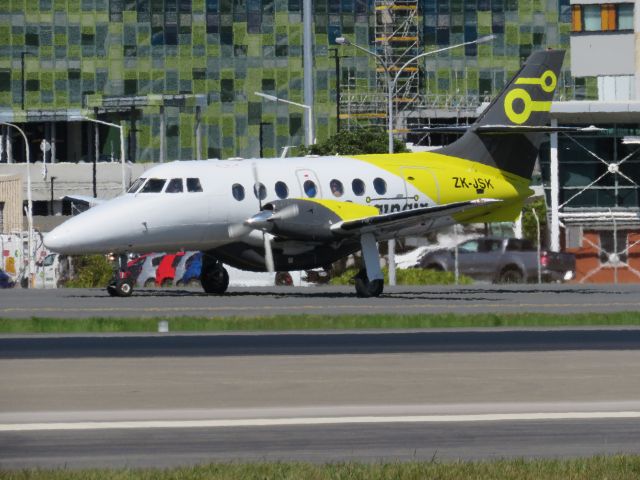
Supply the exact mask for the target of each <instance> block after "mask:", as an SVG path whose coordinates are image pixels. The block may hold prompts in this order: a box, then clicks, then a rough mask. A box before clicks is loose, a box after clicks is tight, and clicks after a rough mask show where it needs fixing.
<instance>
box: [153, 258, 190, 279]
mask: <svg viewBox="0 0 640 480" xmlns="http://www.w3.org/2000/svg"><path fill="white" fill-rule="evenodd" d="M183 256H184V252H178V253H175V254H168V255H165V256H164V258H163V259H162V261H161V262H160V264H159V265H158V268H156V285H157V286H158V287H170V286H171V285H173V277H175V275H176V266H177V265H178V263H179V262H180V258H181V257H183Z"/></svg>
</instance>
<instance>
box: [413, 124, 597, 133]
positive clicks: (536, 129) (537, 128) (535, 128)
mask: <svg viewBox="0 0 640 480" xmlns="http://www.w3.org/2000/svg"><path fill="white" fill-rule="evenodd" d="M468 130H471V131H472V132H475V133H477V134H478V135H491V134H497V133H594V132H603V131H604V130H605V129H603V128H598V127H594V126H593V125H592V126H590V127H550V126H546V125H480V126H473V125H451V126H446V127H423V128H421V129H420V130H416V131H420V132H425V133H458V134H463V133H465V132H467V131H468Z"/></svg>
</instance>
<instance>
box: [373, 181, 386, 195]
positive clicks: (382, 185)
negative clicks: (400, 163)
mask: <svg viewBox="0 0 640 480" xmlns="http://www.w3.org/2000/svg"><path fill="white" fill-rule="evenodd" d="M373 188H374V189H375V190H376V193H377V194H378V195H384V194H385V193H387V182H385V181H384V179H382V178H379V177H378V178H376V179H375V180H374V181H373Z"/></svg>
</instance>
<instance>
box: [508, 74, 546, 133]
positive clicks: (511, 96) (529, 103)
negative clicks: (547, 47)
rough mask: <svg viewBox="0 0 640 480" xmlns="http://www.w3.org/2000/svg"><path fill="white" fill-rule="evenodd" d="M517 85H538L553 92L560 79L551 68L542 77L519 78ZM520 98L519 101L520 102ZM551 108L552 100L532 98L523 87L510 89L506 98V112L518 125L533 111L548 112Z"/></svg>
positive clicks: (527, 118)
mask: <svg viewBox="0 0 640 480" xmlns="http://www.w3.org/2000/svg"><path fill="white" fill-rule="evenodd" d="M515 83H516V85H538V86H539V87H540V88H541V89H542V90H543V91H544V92H546V93H551V92H553V90H554V89H555V88H556V85H557V83H558V79H557V77H556V75H555V73H553V72H552V71H551V70H547V71H545V72H544V73H543V74H542V75H540V77H537V78H536V77H534V78H526V77H523V78H518V79H517V80H516V82H515ZM518 100H519V102H518ZM515 102H518V103H520V104H521V105H518V107H520V108H518V110H520V111H518V112H516V109H515V108H514V103H515ZM550 110H551V102H541V101H536V100H532V99H531V95H529V93H528V92H527V91H526V90H524V89H522V88H514V89H513V90H511V91H509V92H508V93H507V95H506V96H505V98H504V113H505V114H506V115H507V118H509V120H511V121H512V122H513V123H515V124H517V125H522V124H523V123H525V122H526V121H527V120H529V117H530V116H531V113H533V112H548V111H550Z"/></svg>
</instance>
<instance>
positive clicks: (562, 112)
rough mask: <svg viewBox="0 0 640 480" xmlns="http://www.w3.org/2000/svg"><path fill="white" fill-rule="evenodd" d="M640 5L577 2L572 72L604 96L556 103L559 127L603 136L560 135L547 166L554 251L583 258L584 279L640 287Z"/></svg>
mask: <svg viewBox="0 0 640 480" xmlns="http://www.w3.org/2000/svg"><path fill="white" fill-rule="evenodd" d="M637 8H638V6H637V4H634V3H631V2H624V1H615V2H609V1H608V2H607V3H604V2H602V1H595V0H571V10H572V33H571V72H572V74H573V75H575V76H576V77H581V76H590V77H592V76H596V84H597V90H598V98H597V100H593V101H567V102H555V103H554V104H553V107H552V112H551V113H552V117H553V122H554V123H555V124H559V125H576V126H582V127H589V126H591V125H594V126H596V127H600V128H601V129H602V130H594V131H592V132H588V133H584V134H577V135H568V134H552V135H551V139H550V149H549V150H545V151H543V152H542V154H541V157H540V165H541V169H542V176H543V181H544V185H545V192H546V194H547V204H548V206H549V207H550V228H551V231H550V239H551V242H550V243H551V248H552V249H553V250H558V249H560V248H561V247H563V248H566V249H567V250H568V251H572V252H574V253H575V254H576V258H577V280H578V281H582V282H611V281H620V282H623V281H633V282H639V281H640V250H639V248H638V247H639V245H640V244H639V243H638V239H640V236H639V235H638V234H639V233H640V210H639V207H640V93H639V91H638V88H639V87H640V80H639V79H640V28H639V17H640V15H638V11H637Z"/></svg>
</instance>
